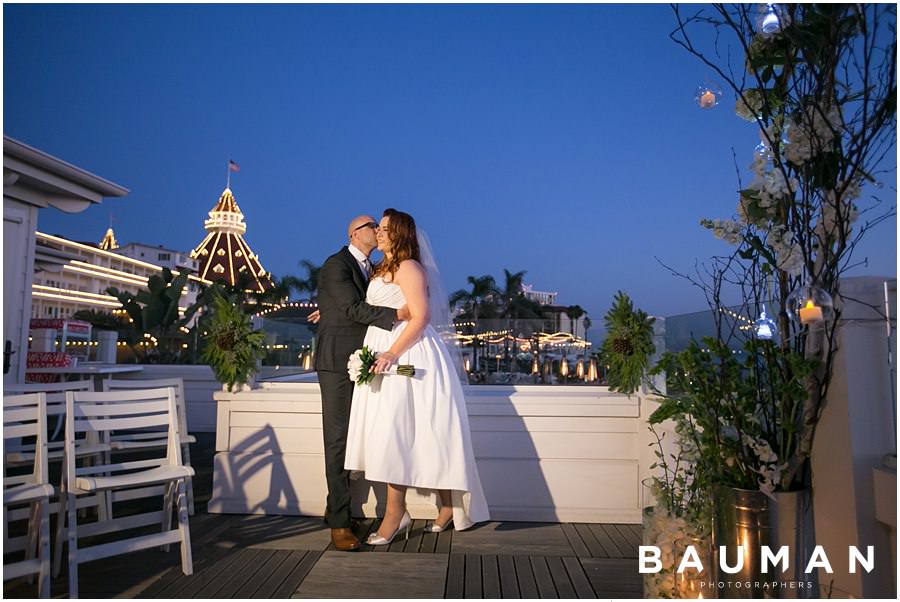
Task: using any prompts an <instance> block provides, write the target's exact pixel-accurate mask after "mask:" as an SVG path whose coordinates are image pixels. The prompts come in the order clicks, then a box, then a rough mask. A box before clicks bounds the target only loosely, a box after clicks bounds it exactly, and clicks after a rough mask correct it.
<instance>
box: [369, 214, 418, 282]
mask: <svg viewBox="0 0 900 602" xmlns="http://www.w3.org/2000/svg"><path fill="white" fill-rule="evenodd" d="M384 217H386V218H388V223H387V235H388V239H389V240H390V241H391V252H390V257H388V256H387V255H385V258H384V260H383V261H381V262H380V263H379V264H378V266H377V267H376V268H375V273H376V274H377V275H379V276H383V275H385V274H390V275H391V277H392V278H393V276H394V274H395V273H396V272H397V268H399V267H400V262H401V261H404V260H405V259H415V260H416V261H419V262H421V261H422V259H421V257H420V256H419V239H418V236H417V235H416V220H414V219H413V217H412V216H411V215H410V214H408V213H404V212H402V211H397V210H396V209H390V208H389V209H385V210H384Z"/></svg>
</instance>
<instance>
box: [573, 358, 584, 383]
mask: <svg viewBox="0 0 900 602" xmlns="http://www.w3.org/2000/svg"><path fill="white" fill-rule="evenodd" d="M575 376H576V377H577V378H578V379H582V378H584V361H583V360H578V363H577V364H575Z"/></svg>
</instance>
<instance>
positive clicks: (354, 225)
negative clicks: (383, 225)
mask: <svg viewBox="0 0 900 602" xmlns="http://www.w3.org/2000/svg"><path fill="white" fill-rule="evenodd" d="M377 224H378V222H376V221H375V218H374V217H372V216H371V215H360V216H359V217H356V218H354V219H353V221H352V222H350V225H349V226H347V238H348V239H349V240H350V244H351V245H353V246H354V247H356V248H357V249H359V250H360V251H362V252H363V253H365V254H366V255H367V256H368V255H369V253H371V252H372V250H373V249H374V248H375V247H377V246H378V241H377V240H375V227H376V226H377Z"/></svg>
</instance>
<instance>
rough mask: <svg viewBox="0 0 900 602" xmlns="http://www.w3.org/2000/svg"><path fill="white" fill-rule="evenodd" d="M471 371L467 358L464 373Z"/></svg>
mask: <svg viewBox="0 0 900 602" xmlns="http://www.w3.org/2000/svg"><path fill="white" fill-rule="evenodd" d="M471 371H472V364H471V363H470V362H469V358H466V372H471Z"/></svg>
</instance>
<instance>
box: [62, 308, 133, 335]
mask: <svg viewBox="0 0 900 602" xmlns="http://www.w3.org/2000/svg"><path fill="white" fill-rule="evenodd" d="M72 317H73V318H75V319H76V320H84V321H85V322H88V323H90V325H91V326H93V327H94V328H95V329H97V330H115V331H119V330H123V329H125V328H128V322H126V321H125V320H124V319H123V318H121V317H120V316H117V315H115V314H113V313H112V312H108V311H101V310H96V309H82V310H80V311H76V312H75V313H74V314H73V315H72Z"/></svg>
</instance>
